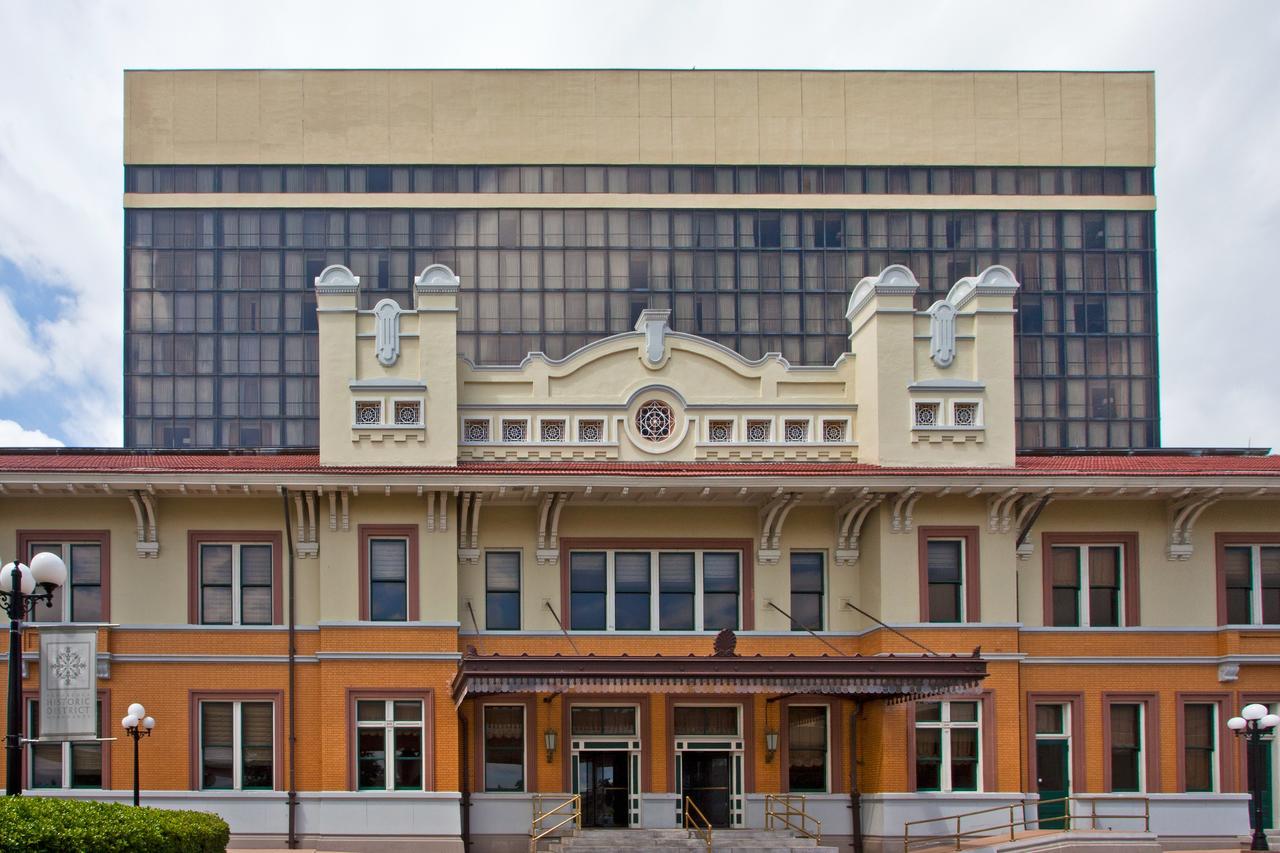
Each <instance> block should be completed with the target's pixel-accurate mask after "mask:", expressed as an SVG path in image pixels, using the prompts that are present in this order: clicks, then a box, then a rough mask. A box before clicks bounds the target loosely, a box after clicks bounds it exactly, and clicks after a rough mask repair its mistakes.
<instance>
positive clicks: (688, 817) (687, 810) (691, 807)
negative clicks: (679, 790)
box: [684, 797, 711, 851]
mask: <svg viewBox="0 0 1280 853" xmlns="http://www.w3.org/2000/svg"><path fill="white" fill-rule="evenodd" d="M695 815H696V816H697V820H695V819H694V816H695ZM698 820H701V821H702V825H701V826H699V825H698ZM684 828H685V829H686V830H692V831H694V832H696V833H698V834H699V835H701V836H702V837H703V839H704V840H705V841H706V842H707V850H708V851H710V850H711V821H709V820H707V816H706V815H704V814H703V813H702V809H700V808H698V805H697V803H695V802H694V801H693V800H692V799H691V798H690V797H685V798H684Z"/></svg>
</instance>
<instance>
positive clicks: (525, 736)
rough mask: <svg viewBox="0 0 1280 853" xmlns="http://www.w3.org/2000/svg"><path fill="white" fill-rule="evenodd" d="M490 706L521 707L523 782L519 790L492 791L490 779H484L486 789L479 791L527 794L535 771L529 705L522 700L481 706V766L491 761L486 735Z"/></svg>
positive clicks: (489, 703)
mask: <svg viewBox="0 0 1280 853" xmlns="http://www.w3.org/2000/svg"><path fill="white" fill-rule="evenodd" d="M488 708H519V709H520V767H521V768H522V773H521V777H522V779H523V783H522V784H521V786H520V790H519V791H490V790H489V780H488V779H487V778H486V779H485V780H484V790H483V791H480V792H479V793H483V794H515V795H520V794H527V793H528V792H529V774H530V772H531V771H534V772H536V771H535V769H534V768H532V767H530V766H529V707H528V706H527V705H525V704H524V703H522V702H485V703H484V704H482V705H481V706H480V755H479V756H478V758H479V759H480V766H481V767H484V766H485V765H486V764H488V763H489V758H488V756H489V740H488V738H487V737H486V736H485V735H486V732H485V714H486V709H488Z"/></svg>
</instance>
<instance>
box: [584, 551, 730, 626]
mask: <svg viewBox="0 0 1280 853" xmlns="http://www.w3.org/2000/svg"><path fill="white" fill-rule="evenodd" d="M741 563H742V557H741V554H740V553H739V552H736V551H574V552H573V553H572V554H571V555H570V557H569V624H570V627H572V628H573V629H574V630H577V631H606V630H607V631H614V630H616V631H653V630H659V631H719V630H721V629H723V628H732V629H736V628H738V626H739V624H740V623H741V609H742V602H741V590H742V578H741V575H742V572H741Z"/></svg>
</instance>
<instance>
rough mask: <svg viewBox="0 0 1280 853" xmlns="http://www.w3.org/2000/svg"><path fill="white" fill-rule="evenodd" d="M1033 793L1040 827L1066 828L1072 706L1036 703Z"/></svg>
mask: <svg viewBox="0 0 1280 853" xmlns="http://www.w3.org/2000/svg"><path fill="white" fill-rule="evenodd" d="M1035 722H1036V793H1037V794H1039V795H1040V802H1041V803H1044V805H1041V806H1039V807H1038V808H1037V810H1036V811H1037V814H1038V815H1039V818H1040V828H1041V829H1066V828H1067V819H1066V815H1067V803H1066V802H1052V801H1054V800H1059V801H1061V800H1064V798H1066V797H1069V796H1071V706H1070V705H1060V704H1052V705H1036V721H1035Z"/></svg>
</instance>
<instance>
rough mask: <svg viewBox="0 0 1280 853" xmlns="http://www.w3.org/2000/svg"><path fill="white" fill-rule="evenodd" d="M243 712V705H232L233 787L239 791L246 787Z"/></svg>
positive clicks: (236, 703) (233, 703)
mask: <svg viewBox="0 0 1280 853" xmlns="http://www.w3.org/2000/svg"><path fill="white" fill-rule="evenodd" d="M241 710H242V705H241V703H239V702H232V703H231V787H232V788H233V789H235V790H237V791H239V790H240V789H241V787H242V786H243V785H244V763H243V761H242V760H241V750H243V749H244V732H243V731H242V730H241V727H242V726H243V722H242V714H241V713H240V712H241Z"/></svg>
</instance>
